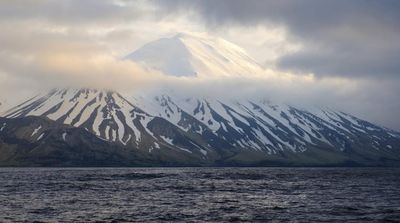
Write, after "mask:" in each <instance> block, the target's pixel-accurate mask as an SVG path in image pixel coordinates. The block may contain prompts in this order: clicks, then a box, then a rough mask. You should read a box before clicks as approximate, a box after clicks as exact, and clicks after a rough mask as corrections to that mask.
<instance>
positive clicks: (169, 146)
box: [0, 34, 400, 166]
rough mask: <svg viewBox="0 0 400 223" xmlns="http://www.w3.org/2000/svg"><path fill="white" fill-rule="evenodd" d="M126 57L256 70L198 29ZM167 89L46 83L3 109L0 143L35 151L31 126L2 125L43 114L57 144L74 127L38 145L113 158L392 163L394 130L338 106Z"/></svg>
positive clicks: (396, 151) (199, 72)
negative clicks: (68, 138) (126, 91)
mask: <svg viewBox="0 0 400 223" xmlns="http://www.w3.org/2000/svg"><path fill="white" fill-rule="evenodd" d="M126 59H131V60H135V61H139V62H141V63H144V64H146V65H147V66H150V67H152V68H155V69H159V70H161V71H163V72H165V73H167V74H170V75H177V76H208V75H215V76H230V77H233V76H241V75H254V74H257V73H259V72H262V69H261V68H260V67H259V66H258V65H257V63H256V62H254V60H252V59H251V58H250V57H248V56H247V55H246V53H245V52H244V51H243V50H242V49H240V48H239V47H237V46H235V45H233V44H231V43H228V42H226V41H225V40H221V39H218V38H214V37H209V36H206V35H199V34H179V35H176V36H175V37H172V38H165V39H161V40H159V41H155V42H152V43H149V44H147V45H145V46H144V47H142V48H141V49H139V50H137V51H135V52H134V53H132V54H131V55H129V56H127V58H126ZM193 78H196V77H193ZM173 92H174V91H173V89H168V93H165V91H161V90H159V91H158V92H157V91H156V92H152V93H151V94H150V93H149V92H140V93H136V94H135V95H125V96H122V95H121V94H119V93H118V92H115V91H107V90H96V89H71V88H68V89H54V90H52V91H50V92H46V93H43V94H39V95H36V96H34V97H32V98H30V99H28V100H27V101H26V102H24V103H22V104H20V105H18V106H16V107H14V108H12V109H9V110H8V111H6V112H5V113H3V116H4V117H5V118H6V119H5V120H4V123H0V128H1V130H0V136H1V137H5V138H3V139H5V140H8V141H4V143H3V144H1V149H4V148H7V149H9V148H12V150H11V151H14V152H16V153H19V152H22V154H25V155H27V154H30V152H29V153H26V151H25V150H24V148H25V147H26V148H28V149H29V148H30V149H33V150H36V148H39V150H40V151H41V149H42V147H41V145H42V144H40V143H39V142H40V141H41V140H38V138H37V137H39V136H40V135H41V131H42V130H41V129H40V128H39V129H37V128H38V126H36V127H35V125H30V126H31V127H29V128H28V129H29V131H28V132H29V134H32V135H30V136H29V134H28V136H27V135H20V134H19V130H18V132H13V131H11V132H9V131H8V130H9V127H10V126H14V127H13V128H15V129H26V126H25V125H23V123H26V122H28V121H26V120H36V119H38V120H42V121H43V120H46V122H49V124H47V125H46V126H49V128H50V129H51V130H49V131H50V132H55V133H54V134H55V135H57V137H56V138H54V139H52V140H50V142H56V141H57V142H59V141H60V134H61V132H60V131H61V130H63V129H65V128H67V127H68V128H70V129H74V131H75V132H80V133H81V134H80V135H76V137H77V138H76V139H75V141H76V142H77V143H75V144H73V145H69V144H67V145H64V144H65V143H64V144H62V143H61V144H60V143H50V144H45V145H46V146H45V148H52V149H54V150H56V151H58V150H59V149H60V150H61V151H64V149H67V150H68V151H69V150H71V151H74V152H75V153H77V154H81V152H82V151H80V150H76V149H77V148H78V149H79V148H87V149H88V150H89V151H92V149H93V148H95V147H96V148H97V146H98V145H99V146H98V147H99V149H102V151H103V150H104V151H107V153H108V152H110V150H109V148H113V149H115V151H116V153H117V154H125V155H126V156H128V157H125V158H121V159H120V160H121V165H141V164H147V165H161V166H162V165H263V166H264V165H266V166H269V165H289V166H296V165H302V166H313V165H318V166H336V165H339V166H340V165H374V166H379V165H400V133H398V132H395V131H392V130H390V129H386V128H384V127H381V126H377V125H374V124H372V123H369V122H367V121H364V120H361V119H358V118H356V117H354V116H351V115H349V114H346V113H343V112H338V111H332V110H329V109H314V108H312V109H311V108H307V109H304V108H297V107H295V106H290V105H285V104H276V103H273V102H271V101H270V100H267V99H266V98H265V99H263V100H256V99H255V98H248V99H240V100H228V99H225V98H218V97H216V96H215V97H211V98H210V97H207V98H204V97H200V96H198V97H187V96H185V95H182V94H180V95H176V94H174V93H173ZM258 98H263V97H262V96H259V97H258ZM35 118H36V119H35ZM36 121H37V120H36ZM2 125H4V126H2ZM43 125H44V124H43ZM66 126H67V127H66ZM5 129H6V130H7V131H6V130H5ZM58 129H60V130H58ZM3 130H4V131H3ZM21 131H22V130H21ZM34 131H38V133H37V134H40V135H38V136H37V135H36V133H35V134H33V133H34ZM82 131H83V132H84V133H82ZM9 137H11V138H9ZM21 137H22V138H21ZM26 137H28V138H26ZM29 137H30V138H29ZM32 137H33V138H32ZM42 137H44V136H42ZM86 137H88V139H89V141H88V140H86ZM10 139H11V141H10ZM13 140H15V141H13ZM13 142H15V144H13ZM78 142H79V143H78ZM38 143H39V144H38ZM80 144H82V145H80ZM106 147H107V148H106ZM108 147H109V148H108ZM21 148H22V149H21ZM64 152H66V151H64ZM64 152H62V153H64ZM89 153H91V154H93V153H92V152H89ZM44 154H46V153H44ZM78 156H80V155H77V156H72V155H71V156H69V155H68V157H69V158H68V159H74V157H75V158H77V159H78V160H79V158H78ZM7 157H8V156H7ZM34 157H36V156H34ZM40 159H42V158H40ZM2 162H6V161H4V160H3V161H2ZM71 162H72V161H71ZM77 162H78V161H77ZM79 162H80V161H79ZM79 162H78V163H79ZM110 162H111V161H110ZM6 163H10V162H6ZM108 164H109V163H108ZM108 164H107V165H108Z"/></svg>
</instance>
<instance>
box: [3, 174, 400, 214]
mask: <svg viewBox="0 0 400 223" xmlns="http://www.w3.org/2000/svg"><path fill="white" fill-rule="evenodd" d="M0 202H1V203H0V222H34V221H39V222H160V221H161V222H163V221H165V222H171V221H178V222H266V221H275V222H400V169H387V168H0Z"/></svg>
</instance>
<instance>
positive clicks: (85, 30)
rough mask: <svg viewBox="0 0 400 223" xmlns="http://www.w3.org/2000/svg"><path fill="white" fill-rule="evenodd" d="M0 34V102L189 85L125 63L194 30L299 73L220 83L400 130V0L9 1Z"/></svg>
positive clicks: (1, 11)
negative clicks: (73, 87) (64, 86)
mask: <svg viewBox="0 0 400 223" xmlns="http://www.w3.org/2000/svg"><path fill="white" fill-rule="evenodd" d="M0 30H1V35H0V94H1V97H0V101H1V100H2V101H3V103H4V101H6V102H7V103H12V100H13V98H17V96H18V95H23V94H31V93H30V92H31V91H32V90H33V89H40V88H43V87H51V86H53V85H54V86H55V85H59V84H60V83H69V84H82V86H83V85H85V84H88V83H91V84H93V83H94V85H96V86H101V87H107V88H112V87H114V86H115V88H132V87H139V85H144V84H149V82H150V83H151V82H160V81H163V82H165V81H166V82H173V83H174V84H177V83H178V84H183V85H185V84H186V85H190V84H192V82H193V81H192V80H191V81H187V80H184V81H182V80H170V79H164V77H163V75H162V74H160V73H158V72H156V71H149V70H146V69H143V68H142V67H140V66H138V65H136V64H134V63H130V62H126V61H121V60H119V58H121V57H123V56H125V55H127V54H129V53H130V52H132V51H134V50H135V49H137V48H139V47H140V46H142V45H143V44H145V43H147V42H149V41H153V40H156V39H158V38H161V37H167V36H172V35H174V34H175V33H177V32H181V31H193V32H206V33H208V34H210V35H213V36H219V37H222V38H225V39H227V40H229V41H231V42H233V43H236V44H237V45H239V46H241V47H243V48H244V49H245V50H246V51H247V52H248V53H249V54H250V55H251V56H252V57H254V58H255V59H256V60H257V61H258V62H259V63H260V64H261V65H263V66H264V67H265V68H268V69H274V70H276V71H277V73H280V72H282V73H288V74H290V75H292V76H293V78H291V79H290V81H289V82H285V81H284V80H277V81H275V82H272V81H266V83H261V84H260V81H259V80H257V81H255V82H256V83H257V85H253V84H252V81H251V80H246V81H243V80H241V81H240V83H243V85H237V82H236V81H237V80H221V81H217V82H214V84H217V85H218V86H217V87H220V88H223V87H224V85H226V86H229V87H232V85H233V86H236V87H238V88H246V87H247V88H248V89H253V90H252V93H251V94H255V93H257V92H258V93H263V94H268V96H269V97H278V95H280V96H281V97H282V98H284V99H285V100H286V99H287V100H288V101H290V100H292V101H302V100H298V98H297V97H299V95H301V96H302V97H306V98H311V99H312V100H309V101H308V102H307V103H311V102H312V103H316V104H320V105H323V106H330V107H332V108H337V109H340V110H343V111H346V112H349V113H353V114H355V115H359V116H360V117H362V118H366V119H368V120H370V121H373V122H375V123H378V124H381V125H385V126H388V127H390V128H394V129H397V130H400V118H399V114H400V100H399V99H398V97H399V96H400V63H399V61H400V41H399V40H400V1H397V0H376V1H372V0H351V1H349V0H335V1H324V0H291V1H289V0H279V1H276V0H275V1H267V0H262V1H261V0H154V1H152V0H149V1H123V0H118V1H117V0H116V1H112V0H107V1H106V0H104V1H102V0H85V1H81V0H62V1H60V0H36V1H26V0H13V1H11V0H10V1H8V0H5V1H1V2H0ZM110 76H112V80H113V85H112V86H111V85H110V81H109V80H110ZM310 77H311V80H310ZM188 82H190V83H188ZM257 86H260V88H263V89H264V90H261V89H260V90H257ZM214 87H215V86H214ZM254 88H256V90H254ZM265 88H268V89H270V91H265ZM282 95H284V96H282ZM291 95H292V96H291ZM291 97H292V99H290V98H291ZM303 100H304V99H303ZM304 101H306V100H304Z"/></svg>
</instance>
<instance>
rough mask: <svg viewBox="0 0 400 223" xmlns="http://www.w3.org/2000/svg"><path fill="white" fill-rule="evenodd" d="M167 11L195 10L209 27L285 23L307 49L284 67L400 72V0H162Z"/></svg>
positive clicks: (345, 72) (283, 63)
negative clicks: (399, 40) (399, 62)
mask: <svg viewBox="0 0 400 223" xmlns="http://www.w3.org/2000/svg"><path fill="white" fill-rule="evenodd" d="M155 2H157V4H158V5H159V6H160V7H161V9H162V10H163V11H164V12H165V13H176V12H182V13H183V12H194V13H195V14H197V15H199V16H200V17H201V18H202V19H203V20H204V21H205V23H206V24H208V26H209V27H211V28H213V29H217V28H219V27H221V26H229V25H243V26H252V25H253V26H255V25H265V24H268V25H270V24H279V25H283V26H286V27H287V29H288V30H289V32H290V34H291V35H292V38H294V39H296V40H298V41H300V42H301V43H302V44H303V46H304V47H303V49H302V50H301V51H300V52H297V53H295V54H293V55H288V56H287V57H283V58H281V61H280V63H279V66H280V67H281V68H283V69H288V70H294V71H302V72H313V73H315V74H316V75H321V76H326V75H335V76H344V77H362V76H376V77H378V78H382V77H383V78H398V77H399V76H400V75H399V74H400V66H399V65H398V63H397V62H396V61H399V60H400V43H399V42H398V39H400V13H399V12H400V1H396V0H353V1H347V0H336V1H321V0H282V1H272V0H271V1H270V0H267V1H259V0H218V1H213V0H193V1H185V0H159V1H157V0H156V1H155Z"/></svg>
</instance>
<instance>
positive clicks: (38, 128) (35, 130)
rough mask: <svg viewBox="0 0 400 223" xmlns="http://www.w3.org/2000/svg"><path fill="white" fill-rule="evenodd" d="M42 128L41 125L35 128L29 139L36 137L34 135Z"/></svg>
mask: <svg viewBox="0 0 400 223" xmlns="http://www.w3.org/2000/svg"><path fill="white" fill-rule="evenodd" d="M41 128H42V125H40V126H39V127H37V128H36V129H34V130H33V132H32V134H31V137H32V136H34V135H36V133H38V131H39V130H40V129H41Z"/></svg>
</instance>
